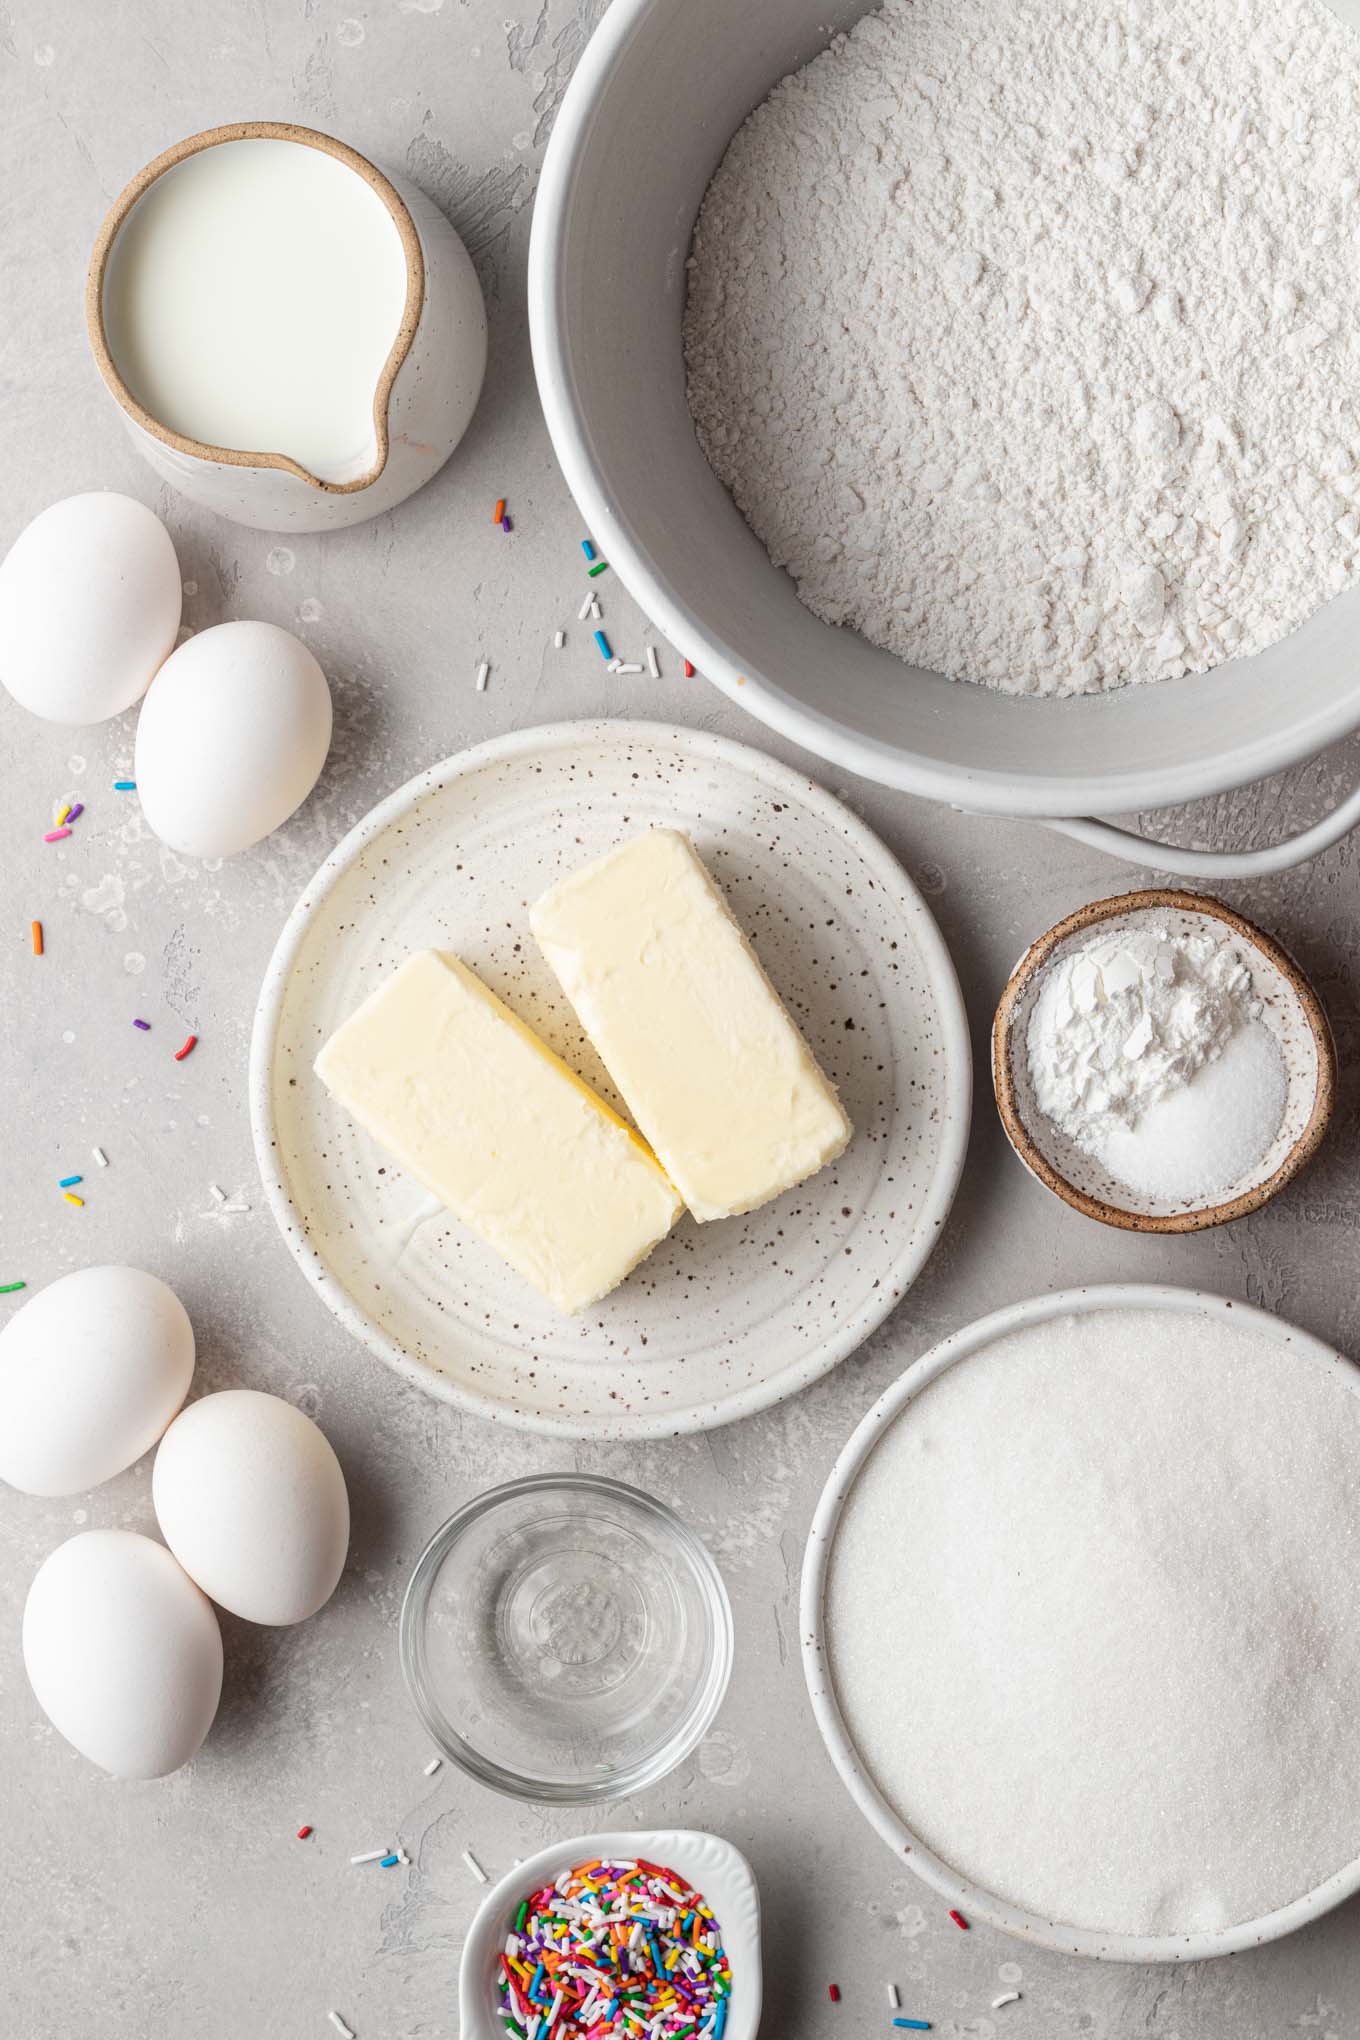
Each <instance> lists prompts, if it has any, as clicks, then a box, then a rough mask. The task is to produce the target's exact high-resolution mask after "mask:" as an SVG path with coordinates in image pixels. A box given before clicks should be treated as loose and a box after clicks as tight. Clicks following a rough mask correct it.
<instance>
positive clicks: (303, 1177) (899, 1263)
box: [250, 722, 972, 1438]
mask: <svg viewBox="0 0 1360 2040" xmlns="http://www.w3.org/2000/svg"><path fill="white" fill-rule="evenodd" d="M663 822H664V823H668V824H672V825H675V826H678V827H680V828H683V829H687V830H689V831H690V833H691V834H692V835H693V837H694V841H695V844H696V846H697V848H698V850H699V852H700V854H701V855H702V856H703V857H704V858H705V860H706V861H707V862H708V864H709V865H710V867H711V869H712V870H713V872H714V874H715V876H716V877H717V879H718V880H719V882H720V883H721V885H722V886H723V889H724V891H725V892H726V894H727V897H728V899H729V900H730V901H731V903H732V906H733V909H734V910H735V912H736V914H737V917H738V919H739V920H740V921H741V923H742V925H743V926H744V927H745V928H746V930H747V932H748V934H749V935H750V936H751V937H752V939H753V941H754V942H755V944H756V946H757V948H758V949H759V951H760V955H761V959H762V961H763V962H764V964H765V966H766V968H767V969H768V971H769V973H770V976H771V977H772V978H773V980H774V982H775V984H776V985H777V986H778V988H779V990H780V992H781V993H782V995H783V997H784V998H785V1000H786V1001H787V1002H788V1005H789V1007H790V1010H791V1011H792V1012H793V1014H794V1015H795V1017H796V1018H797V1020H798V1022H799V1024H800V1025H801V1026H802V1027H803V1028H804V1029H805V1031H806V1033H807V1035H808V1038H809V1040H810V1041H811V1043H812V1046H813V1048H814V1049H815V1051H816V1053H817V1055H818V1056H819V1057H820V1059H821V1061H822V1063H823V1064H824V1066H825V1068H826V1069H827V1071H828V1073H829V1075H830V1076H831V1077H833V1078H834V1080H835V1081H836V1083H837V1084H838V1085H839V1086H840V1089H841V1095H842V1097H843V1098H844V1100H845V1104H846V1107H847V1110H848V1111H849V1113H850V1116H851V1118H852V1120H853V1121H854V1124H855V1137H854V1139H853V1140H852V1142H851V1143H850V1146H849V1148H848V1149H847V1150H846V1152H845V1154H844V1155H843V1156H842V1157H841V1159H840V1160H839V1161H838V1162H836V1163H834V1164H833V1165H832V1166H831V1167H829V1168H827V1169H825V1170H823V1172H822V1173H821V1175H819V1176H816V1177H814V1178H813V1180H812V1181H811V1182H810V1183H807V1184H804V1185H803V1186H802V1187H801V1188H800V1189H797V1190H792V1191H790V1192H789V1193H788V1194H787V1195H786V1196H784V1197H781V1198H779V1199H777V1200H776V1201H775V1202H774V1203H773V1204H768V1205H766V1206H765V1207H764V1208H763V1209H762V1210H760V1211H757V1212H753V1213H751V1214H750V1215H749V1216H748V1217H745V1218H736V1219H730V1220H727V1221H723V1222H719V1223H716V1224H712V1225H706V1226H698V1225H696V1224H695V1223H694V1222H693V1220H692V1219H689V1218H684V1219H682V1220H681V1222H680V1224H679V1225H678V1226H677V1228H676V1230H675V1231H674V1233H673V1234H672V1235H671V1237H670V1238H669V1239H668V1240H667V1241H665V1242H664V1243H663V1244H662V1245H661V1246H660V1247H659V1248H658V1249H657V1250H656V1252H655V1253H654V1254H653V1255H652V1256H651V1257H650V1259H649V1260H647V1261H646V1262H645V1263H644V1264H643V1266H642V1268H640V1269H639V1270H638V1271H637V1273H636V1274H634V1275H633V1276H632V1277H630V1279H629V1280H628V1281H627V1282H626V1283H625V1284H624V1285H623V1287H622V1288H621V1289H619V1290H617V1291H616V1292H615V1293H614V1295H612V1296H610V1297H607V1298H606V1299H605V1301H604V1303H603V1304H600V1305H597V1306H596V1307H595V1308H594V1309H592V1310H590V1311H587V1312H585V1313H584V1314H583V1315H582V1316H580V1317H577V1318H563V1317H561V1316H559V1315H558V1314H557V1312H555V1311H554V1310H553V1309H552V1307H551V1305H549V1304H548V1303H546V1302H545V1301H544V1300H543V1299H541V1298H540V1297H539V1296H538V1295H537V1294H536V1292H535V1291H534V1290H532V1289H530V1288H529V1287H527V1286H526V1285H525V1284H524V1283H522V1282H521V1281H520V1280H519V1278H518V1277H517V1276H515V1275H513V1274H512V1273H511V1272H510V1271H509V1270H508V1269H506V1268H505V1266H504V1265H503V1264H502V1262H501V1261H500V1260H499V1258H498V1257H497V1256H496V1255H495V1254H494V1253H492V1252H491V1250H490V1249H489V1248H487V1247H484V1246H483V1245H482V1244H481V1243H480V1241H478V1240H477V1239H475V1238H474V1237H473V1236H472V1235H471V1234H470V1233H468V1232H467V1231H465V1230H464V1228H463V1227H462V1226H461V1225H459V1224H458V1223H457V1221H456V1220H454V1219H453V1218H451V1217H450V1216H449V1214H448V1213H447V1212H445V1211H443V1210H442V1209H441V1208H440V1207H439V1206H438V1205H436V1204H434V1202H433V1200H431V1199H430V1198H428V1197H427V1196H426V1194H425V1192H424V1191H423V1190H422V1189H421V1188H420V1187H419V1186H418V1185H417V1184H415V1183H413V1182H412V1181H411V1180H410V1179H409V1178H407V1177H405V1176H404V1175H403V1174H402V1172H401V1171H400V1169H398V1168H397V1167H396V1165H395V1164H394V1163H392V1162H391V1161H390V1160H389V1158H388V1157H387V1156H386V1155H385V1154H383V1153H382V1152H381V1151H380V1149H379V1148H378V1147H377V1145H376V1144H375V1143H374V1142H373V1141H372V1140H370V1139H369V1137H368V1135H367V1134H365V1133H363V1132H362V1131H361V1130H360V1129H359V1128H358V1127H357V1126H355V1125H354V1124H353V1122H352V1121H351V1120H350V1119H349V1118H348V1116H347V1115H346V1114H345V1113H344V1112H343V1111H342V1110H341V1109H340V1108H339V1106H337V1105H336V1104H335V1102H334V1101H333V1100H332V1099H331V1098H330V1097H329V1095H328V1094H327V1092H326V1091H325V1090H324V1089H323V1087H322V1086H321V1084H320V1083H319V1082H318V1081H317V1079H316V1077H315V1076H314V1074H313V1071H312V1063H313V1060H314V1058H315V1056H316V1054H317V1051H318V1049H319V1048H320V1047H321V1044H322V1043H323V1041H325V1039H326V1038H327V1036H328V1035H329V1034H330V1033H331V1032H332V1031H333V1030H334V1028H335V1027H336V1026H337V1025H338V1024H339V1022H340V1021H341V1020H343V1019H344V1018H346V1016H347V1015H348V1014H350V1013H352V1012H353V1011H354V1009H355V1007H356V1006H357V1005H358V1004H359V1003H360V1001H361V1000H362V999H364V998H365V997H367V995H368V993H369V992H370V991H372V989H373V987H374V985H375V984H376V983H377V982H378V980H379V978H380V977H381V975H382V973H383V971H384V970H389V969H391V968H392V967H393V965H394V964H396V963H397V962H399V961H400V960H401V959H402V958H403V957H405V956H407V955H408V954H409V953H410V952H411V951H412V950H414V949H422V948H447V949H455V950H457V952H458V953H459V955H460V956H462V957H464V958H465V959H466V961H467V962H468V963H469V964H470V965H471V966H472V967H473V969H474V970H476V971H478V972H479V973H480V974H481V975H482V976H483V977H485V978H486V980H487V982H488V983H489V984H491V985H492V986H494V988H495V989H496V991H498V992H499V993H501V995H502V996H503V997H504V998H505V999H506V1000H507V1001H508V1003H509V1004H510V1005H511V1006H513V1007H514V1008H515V1010H516V1011H517V1012H519V1013H521V1014H522V1015H523V1016H524V1018H525V1019H526V1020H528V1021H529V1022H530V1024H531V1025H532V1026H534V1027H535V1028H537V1029H538V1031H539V1032H540V1033H541V1034H542V1036H543V1037H544V1039H545V1040H546V1041H548V1042H549V1043H550V1044H551V1046H552V1047H553V1048H555V1049H556V1050H557V1051H558V1052H559V1053H560V1054H561V1055H563V1056H564V1057H565V1058H566V1060H567V1061H568V1062H569V1063H571V1064H572V1065H573V1066H574V1067H575V1068H576V1069H578V1070H580V1071H581V1073H582V1074H583V1075H584V1076H585V1077H586V1078H587V1080H588V1081H590V1082H592V1083H594V1084H595V1085H597V1086H598V1088H599V1089H600V1091H601V1092H603V1093H604V1095H605V1096H606V1097H608V1098H610V1099H611V1101H613V1102H615V1103H617V1102H618V1100H617V1098H616V1096H615V1093H614V1092H613V1089H612V1087H611V1086H610V1083H609V1080H608V1078H607V1077H606V1076H605V1073H604V1071H603V1069H602V1067H601V1066H600V1064H599V1062H598V1061H597V1060H596V1058H595V1056H594V1054H593V1053H592V1051H591V1050H590V1048H589V1045H588V1044H587V1042H586V1041H585V1039H584V1037H583V1035H582V1033H581V1030H580V1027H579V1024H578V1023H577V1021H576V1019H575V1016H574V1014H573V1013H572V1012H571V1010H570V1008H569V1007H568V1006H567V1005H566V1002H565V1000H564V999H563V998H562V995H561V993H560V991H559V989H558V987H557V983H556V980H555V979H554V978H553V977H552V974H551V973H550V971H549V970H548V967H547V965H546V964H545V963H544V961H543V959H542V958H541V957H540V955H539V954H538V950H537V947H536V945H535V943H534V941H533V939H532V937H531V936H530V933H529V908H530V905H531V904H532V902H533V901H534V900H535V899H536V898H537V897H538V895H539V894H540V893H541V892H543V891H545V890H546V888H547V887H548V886H550V885H552V884H553V883H554V882H555V881H556V880H557V879H558V878H560V877H561V876H562V875H563V874H564V873H566V872H569V871H572V870H575V869H577V868H578V867H579V866H581V865H583V864H586V863H588V862H589V861H590V860H591V859H592V858H594V857H597V856H599V855H601V854H602V852H604V851H605V850H608V849H609V848H611V847H612V846H613V845H614V844H615V843H617V842H619V841H620V840H621V839H622V838H623V837H624V836H626V835H627V834H629V833H630V832H632V831H635V830H638V829H642V828H646V827H647V826H648V825H649V824H652V823H663ZM971 1082H972V1066H971V1059H970V1051H969V1042H968V1034H967V1026H966V1022H965V1018H964V1011H963V1004H962V1001H961V999H960V996H959V989H958V982H957V979H956V978H955V975H954V970H953V966H952V965H951V963H950V961H949V956H948V953H947V951H946V950H945V947H944V944H943V943H942V941H941V940H940V936H939V933H938V931H937V929H936V927H935V924H934V922H933V921H932V919H931V917H930V914H929V912H928V911H927V909H926V907H925V904H924V902H923V901H922V900H921V898H920V895H919V894H918V893H917V892H916V890H915V888H914V887H913V886H912V884H911V882H910V880H909V879H908V878H907V877H906V875H905V873H904V872H903V871H902V869H901V867H900V865H898V863H897V862H896V860H895V859H894V858H893V857H892V856H891V855H890V854H889V853H888V851H887V850H886V849H885V848H884V847H883V845H882V844H881V843H880V842H879V841H878V839H877V838H876V837H875V836H873V835H872V834H871V833H870V831H869V830H868V829H866V828H865V827H864V826H863V825H862V824H861V823H860V822H858V821H857V820H856V819H855V817H854V816H853V815H852V814H850V813H849V811H848V810H847V809H846V808H844V807H843V806H842V805H841V804H840V803H839V802H838V801H835V800H833V799H831V797H830V796H829V795H828V794H826V793H824V792H822V790H821V789H820V788H819V787H817V786H814V785H813V784H812V782H811V781H810V780H808V779H805V778H803V777H802V775H801V774H800V773H797V772H793V771H790V770H789V769H787V768H786V767H785V766H782V765H778V764H776V763H774V761H773V760H771V759H769V758H765V757H762V756H761V755H760V753H759V752H757V751H751V750H748V749H746V748H745V747H744V746H743V745H739V744H732V743H728V742H726V741H724V740H723V739H721V738H718V737H712V736H707V735H704V734H702V733H700V732H698V731H695V730H682V729H672V728H668V727H665V726H663V725H658V724H648V723H625V722H602V723H563V724H558V725H556V726H554V727H551V728H547V729H539V730H524V731H520V732H518V733H516V734H515V735H513V736H509V737H502V738H497V739H495V740H494V741H493V742H491V743H487V744H482V745H479V746H478V747H477V748H476V749H475V750H471V751H465V752H463V753H462V754H461V755H460V756H458V757H456V758H450V759H447V760H446V761H445V762H444V763H443V764H441V765H435V766H432V767H431V769H430V770H429V771H428V772H424V773H422V774H421V775H420V777H419V778H418V779H413V780H412V781H411V782H410V784H409V785H407V786H404V787H402V788H401V789H400V791H399V792H397V793H394V794H393V795H392V796H391V797H390V798H389V799H388V800H386V801H384V802H383V803H382V804H381V806H379V807H377V808H375V809H374V811H373V813H372V814H371V815H369V816H368V817H367V819H366V820H364V821H362V822H361V823H360V824H359V825H358V827H357V828H355V829H353V830H352V831H351V832H350V834H349V835H348V836H347V837H346V838H345V840H344V842H343V843H341V844H340V846H339V848H338V849H337V850H335V851H334V852H333V853H332V855H331V856H330V857H329V858H328V859H327V860H326V862H325V864H324V865H323V866H322V867H321V870H320V871H319V872H318V873H317V875H316V877H315V879H314V880H313V881H312V883H311V885H309V886H308V887H307V889H306V891H305V892H304V894H303V896H302V898H301V899H300V900H299V902H298V904H297V906H296V907H295V908H294V910H293V913H292V915H291V917H290V918H289V921H288V923H287V925H286V927H285V928H284V931H283V934H282V935H281V937H280V938H279V943H278V947H277V948H276V950H275V952H274V956H273V959H272V961H271V963H270V966H269V970H268V972H267V974H266V977H265V982H264V987H263V990H262V991H261V994H260V1002H259V1007H258V1010H257V1013H256V1019H255V1033H254V1039H253V1042H252V1047H251V1072H250V1093H251V1118H252V1124H253V1127H254V1133H255V1145H256V1152H257V1154H258V1157H259V1163H260V1169H261V1173H262V1175H263V1178H264V1183H265V1189H266V1191H267V1193H268V1196H269V1200H270V1204H271V1206H272V1207H273V1210H274V1214H275V1216H276V1217H277V1219H278V1221H279V1224H280V1226H281V1227H282V1229H283V1235H284V1238H285V1239H286V1241H287V1242H288V1245H289V1248H290V1249H291V1251H292V1253H293V1255H294V1256H295V1258H296V1259H297V1261H298V1263H299V1265H300V1267H301V1268H302V1270H303V1272H304V1273H305V1274H306V1276H307V1277H308V1280H309V1281H310V1282H312V1283H313V1285H314V1286H315V1288H316V1289H317V1291H318V1293H319V1294H320V1296H321V1297H322V1298H323V1299H324V1301H325V1302H326V1304H327V1305H328V1306H329V1308H330V1309H331V1310H332V1311H333V1312H334V1313H335V1315H336V1316H337V1317H338V1318H339V1319H340V1321H341V1323H342V1324H344V1325H346V1326H347V1327H348V1328H349V1330H350V1331H351V1332H353V1333H354V1334H355V1336H356V1337H357V1338H359V1339H362V1340H363V1342H364V1344H365V1345H367V1346H369V1347H370V1348H371V1349H372V1350H373V1351H374V1352H375V1353H377V1354H379V1355H380V1356H381V1357H382V1358H383V1359H384V1360H386V1361H387V1362H388V1363H389V1364H390V1365H391V1366H393V1367H395V1368H396V1369H397V1370H398V1371H399V1372H400V1373H402V1374H404V1375H405V1376H406V1378H407V1379H408V1380H409V1381H413V1382H416V1383H418V1384H419V1385H420V1386H421V1387H422V1388H425V1389H427V1390H429V1392H430V1393H431V1394H433V1395H437V1396H440V1397H442V1398H444V1399H445V1400H446V1401H449V1402H455V1403H460V1404H462V1405H463V1406H464V1407H466V1408H468V1409H472V1410H475V1411H477V1412H478V1413H479V1414H481V1415H483V1416H487V1417H494V1418H498V1419H501V1420H503V1421H505V1422H508V1423H513V1424H519V1425H522V1426H524V1427H525V1428H527V1429H530V1430H536V1431H547V1432H556V1433H558V1434H561V1435H566V1436H570V1437H599V1438H605V1437H608V1438H620V1437H661V1436H670V1435H672V1434H674V1433H677V1432H681V1431H695V1430H702V1429H705V1428H707V1427H709V1426H711V1425H714V1424H721V1423H726V1422H728V1421H729V1420H730V1419H732V1418H734V1417H741V1416H746V1415H749V1414H750V1413H751V1412H752V1411H754V1410H758V1409H763V1408H765V1407H766V1406H767V1405H768V1404H770V1403H773V1402H777V1401H778V1400H779V1399H780V1398H781V1397H783V1396H786V1395H791V1394H793V1393H794V1391H795V1390H797V1389H800V1388H802V1387H804V1386H805V1385H806V1384H807V1383H808V1382H810V1381H813V1380H815V1379H816V1378H817V1376H818V1375H821V1374H824V1373H825V1372H826V1371H827V1369H828V1368H830V1367H833V1366H834V1365H835V1364H836V1362H837V1361H838V1360H841V1359H843V1358H844V1357H845V1355H846V1354H847V1353H849V1352H851V1351H853V1349H854V1348H855V1347H856V1346H857V1345H858V1344H859V1343H860V1341H861V1340H862V1339H863V1338H865V1336H866V1335H867V1334H868V1333H869V1332H871V1331H872V1330H873V1329H874V1327H875V1326H876V1325H878V1324H879V1323H880V1322H881V1321H882V1320H883V1318H885V1317H886V1316H887V1314H888V1312H889V1311H890V1310H891V1309H892V1307H893V1305H894V1304H895V1303H896V1302H897V1300H898V1299H899V1297H901V1296H902V1295H903V1293H904V1292H905V1291H906V1289H907V1288H908V1286H909V1285H910V1283H911V1281H912V1279H913V1277H914V1276H915V1275H916V1273H917V1271H918V1269H919V1268H920V1267H921V1265H922V1263H923V1262H924V1260H925V1259H926V1256H927V1255H928V1254H929V1252H930V1250H931V1247H932V1246H933V1245H934V1243H935V1240H936V1238H937V1236H938V1234H939V1230H940V1227H941V1226H942V1225H943V1223H944V1220H945V1216H946V1214H947V1212H948V1210H949V1206H950V1203H951V1201H952V1199H953V1196H954V1191H955V1188H956V1186H957V1183H958V1178H959V1172H960V1169H961V1168H962V1165H963V1155H964V1148H965V1145H966V1141H967V1128H968V1114H969V1105H970V1099H971Z"/></svg>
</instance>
